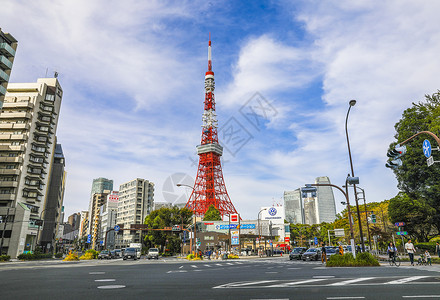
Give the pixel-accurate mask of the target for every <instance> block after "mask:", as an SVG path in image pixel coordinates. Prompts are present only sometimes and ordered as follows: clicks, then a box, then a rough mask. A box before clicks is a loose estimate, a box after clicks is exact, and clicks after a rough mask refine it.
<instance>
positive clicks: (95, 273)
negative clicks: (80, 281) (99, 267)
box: [89, 272, 105, 275]
mask: <svg viewBox="0 0 440 300" xmlns="http://www.w3.org/2000/svg"><path fill="white" fill-rule="evenodd" d="M89 274H90V275H101V274H105V272H89Z"/></svg>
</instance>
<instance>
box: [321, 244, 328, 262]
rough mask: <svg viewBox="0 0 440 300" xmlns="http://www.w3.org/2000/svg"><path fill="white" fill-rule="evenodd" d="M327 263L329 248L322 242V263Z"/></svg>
mask: <svg viewBox="0 0 440 300" xmlns="http://www.w3.org/2000/svg"><path fill="white" fill-rule="evenodd" d="M324 262H325V263H327V249H326V248H325V244H324V243H322V247H321V263H324Z"/></svg>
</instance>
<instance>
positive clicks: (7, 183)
mask: <svg viewBox="0 0 440 300" xmlns="http://www.w3.org/2000/svg"><path fill="white" fill-rule="evenodd" d="M0 186H1V187H9V188H16V187H18V182H17V181H0Z"/></svg>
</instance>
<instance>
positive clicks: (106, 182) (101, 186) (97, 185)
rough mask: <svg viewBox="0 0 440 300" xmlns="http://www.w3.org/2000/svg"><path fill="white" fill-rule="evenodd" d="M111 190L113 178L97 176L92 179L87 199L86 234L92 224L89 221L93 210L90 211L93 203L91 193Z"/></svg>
mask: <svg viewBox="0 0 440 300" xmlns="http://www.w3.org/2000/svg"><path fill="white" fill-rule="evenodd" d="M112 190H113V180H110V179H107V178H103V177H99V178H96V179H93V183H92V190H91V191H90V200H89V224H88V226H87V234H91V233H92V231H91V230H92V227H93V226H92V225H93V223H91V221H92V219H93V212H92V204H93V195H94V194H100V193H104V191H112Z"/></svg>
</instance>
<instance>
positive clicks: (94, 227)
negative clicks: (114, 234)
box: [89, 190, 111, 249]
mask: <svg viewBox="0 0 440 300" xmlns="http://www.w3.org/2000/svg"><path fill="white" fill-rule="evenodd" d="M110 192H111V191H108V190H104V191H103V192H102V193H95V194H93V195H92V214H91V215H89V216H90V218H89V221H90V232H91V233H90V234H91V244H92V247H91V248H92V249H95V248H96V246H97V243H98V240H99V233H100V231H101V219H100V212H101V206H103V205H105V204H106V203H107V196H108V195H109V194H110Z"/></svg>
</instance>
